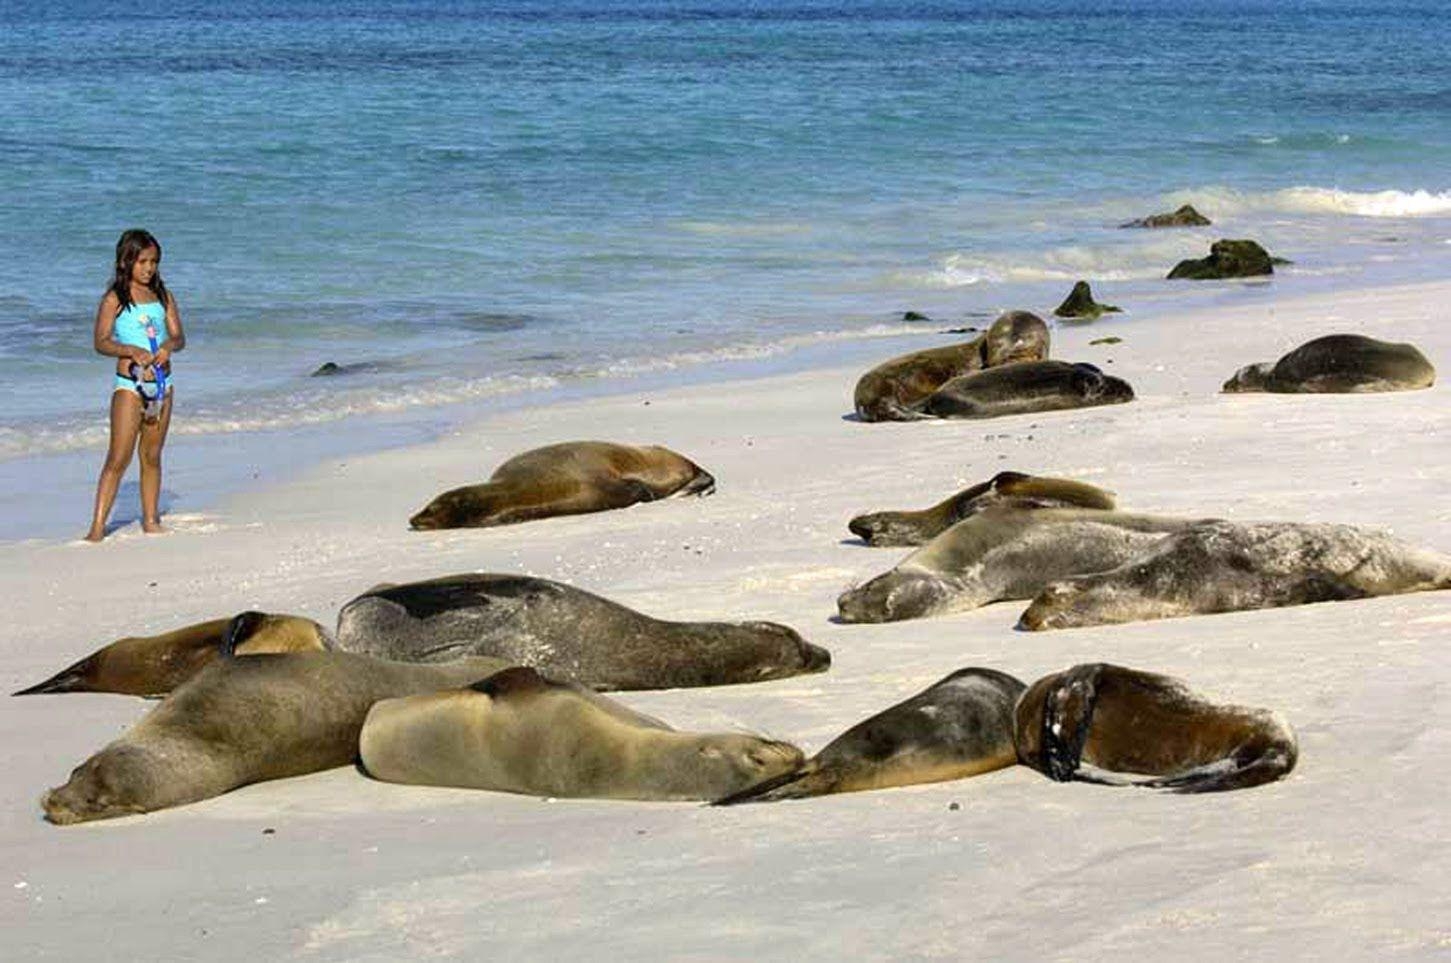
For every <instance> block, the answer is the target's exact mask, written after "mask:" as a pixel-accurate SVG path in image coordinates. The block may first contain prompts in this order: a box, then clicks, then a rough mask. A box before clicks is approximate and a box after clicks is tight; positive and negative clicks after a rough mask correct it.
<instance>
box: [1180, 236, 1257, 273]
mask: <svg viewBox="0 0 1451 963" xmlns="http://www.w3.org/2000/svg"><path fill="white" fill-rule="evenodd" d="M1274 262H1275V259H1274V258H1272V257H1270V253H1269V252H1268V251H1266V250H1265V249H1264V248H1262V247H1260V246H1259V244H1257V243H1256V242H1254V241H1245V240H1241V241H1230V240H1219V241H1215V242H1214V243H1213V244H1211V245H1210V246H1209V256H1208V257H1203V258H1198V259H1194V260H1188V261H1180V262H1179V263H1178V264H1176V265H1175V266H1174V270H1172V271H1170V272H1169V280H1171V281H1177V280H1188V281H1216V280H1219V279H1221V278H1250V277H1259V276H1261V275H1265V274H1274V273H1275V264H1274Z"/></svg>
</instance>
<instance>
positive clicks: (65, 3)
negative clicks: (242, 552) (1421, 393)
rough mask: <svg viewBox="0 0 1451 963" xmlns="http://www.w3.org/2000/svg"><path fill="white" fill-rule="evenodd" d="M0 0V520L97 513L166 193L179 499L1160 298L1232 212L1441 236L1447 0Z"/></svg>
mask: <svg viewBox="0 0 1451 963" xmlns="http://www.w3.org/2000/svg"><path fill="white" fill-rule="evenodd" d="M0 6H3V8H4V9H3V11H0V12H3V14H4V18H3V19H4V22H5V24H6V29H5V30H3V31H0V105H3V106H0V149H3V156H4V162H3V164H0V245H3V250H4V252H5V256H3V257H0V309H3V313H0V371H3V376H4V381H5V384H6V385H7V388H8V391H7V400H8V403H7V404H6V405H5V406H4V407H3V409H0V538H15V537H29V536H45V537H49V536H58V535H66V534H76V533H78V532H79V531H80V530H81V529H82V528H83V526H84V522H85V519H86V516H87V513H88V511H89V501H90V498H91V494H92V491H93V487H92V486H93V485H94V475H95V472H96V470H97V468H98V467H99V462H100V457H101V454H102V451H103V449H104V445H105V438H106V428H105V423H104V414H103V413H104V410H105V406H106V404H107V398H108V396H109V392H110V378H109V362H108V361H107V360H106V359H102V358H100V357H99V356H97V355H95V354H94V353H93V352H92V350H91V347H90V327H91V319H92V317H93V314H94V310H95V305H96V302H97V300H98V298H99V296H100V294H101V292H102V289H103V287H104V285H105V283H106V280H107V277H108V275H109V272H110V262H111V258H112V251H113V246H114V243H115V240H116V237H117V235H118V234H119V232H120V231H121V230H122V229H123V228H126V227H129V226H133V225H140V226H145V227H147V228H149V229H150V230H151V231H152V232H153V233H155V234H157V235H158V236H159V237H160V238H161V240H162V243H163V245H164V248H165V256H164V260H163V264H162V270H163V274H164V275H165V277H166V278H167V281H168V283H169V284H170V285H171V287H172V288H173V290H174V291H175V292H176V294H177V295H178V297H179V300H180V303H181V306H182V310H183V314H184V318H185V321H186V325H187V329H188V335H189V341H190V346H189V347H188V349H187V351H186V352H185V353H184V354H183V355H181V356H180V357H179V358H178V359H177V372H176V373H177V378H178V382H179V385H180V388H179V391H180V394H179V399H180V401H179V405H178V410H177V416H176V421H175V425H174V429H173V432H174V434H173V438H172V441H171V444H170V446H169V448H168V455H169V462H168V475H167V490H168V504H169V507H170V508H171V509H172V510H174V511H179V510H182V509H185V508H187V507H193V508H195V507H197V505H198V504H199V503H200V502H202V501H204V500H205V497H206V493H208V492H214V491H220V490H223V489H225V488H227V487H228V486H229V485H231V486H232V487H237V486H238V485H241V484H246V483H251V481H250V480H251V479H252V477H253V476H254V475H257V474H263V473H265V472H263V471H261V469H259V466H261V467H262V468H265V467H266V466H267V465H273V464H275V463H276V462H277V459H276V457H275V452H277V451H278V450H280V448H285V449H286V450H287V451H288V452H289V457H290V458H291V459H292V460H293V461H297V462H305V461H306V459H307V458H308V457H320V456H321V455H322V454H326V453H329V452H335V451H340V450H346V449H348V448H349V447H350V446H351V448H352V449H354V450H356V449H358V448H366V447H369V446H375V445H380V444H388V443H397V442H399V441H401V440H404V439H405V438H414V437H417V436H418V435H419V432H420V429H422V430H424V431H431V430H438V429H439V428H441V427H444V426H447V425H449V424H452V423H457V421H459V420H462V419H464V418H467V417H470V416H473V415H476V414H478V413H480V412H484V411H488V410H491V409H493V408H496V407H498V406H499V405H504V404H510V405H517V404H529V403H534V402H536V401H539V400H544V399H547V398H549V397H553V396H556V395H558V394H559V393H561V392H578V391H591V390H609V388H610V386H619V385H620V384H622V383H627V384H628V383H631V382H628V381H627V382H622V381H621V379H641V378H644V379H655V380H656V381H657V382H658V381H659V380H660V379H665V378H669V379H674V380H687V381H688V380H690V379H692V378H707V377H714V376H719V373H720V372H721V371H722V370H737V369H739V367H740V366H741V365H743V364H751V363H756V364H770V363H776V364H789V363H790V359H792V358H810V359H814V360H815V361H822V360H829V359H831V358H848V359H851V358H857V357H860V358H862V359H868V358H870V357H873V356H874V355H875V354H880V353H881V352H882V351H883V350H891V351H898V350H906V349H907V348H909V347H910V346H911V344H912V340H911V339H913V338H926V337H929V336H931V335H932V334H933V332H935V331H937V330H939V329H940V326H938V327H934V326H932V325H926V326H923V325H921V324H918V325H915V326H914V325H912V324H909V323H905V322H903V321H902V320H901V317H902V312H903V311H904V310H906V309H913V310H918V311H923V312H926V313H928V314H930V315H932V316H933V317H934V318H935V319H940V320H942V321H949V322H952V323H962V322H964V321H967V322H968V323H971V321H970V319H973V318H977V317H980V316H982V315H989V314H991V313H993V312H995V311H997V310H1000V309H1003V308H1008V307H1029V308H1033V309H1036V310H1039V311H1046V310H1049V309H1051V308H1052V306H1053V305H1054V304H1056V303H1057V301H1058V300H1059V299H1060V298H1061V297H1062V295H1063V294H1065V293H1066V291H1067V288H1068V287H1069V285H1070V284H1071V283H1072V281H1074V280H1076V279H1078V278H1080V277H1082V278H1086V279H1088V280H1090V281H1093V282H1094V284H1095V288H1096V290H1097V292H1098V293H1099V294H1100V297H1101V299H1102V300H1108V301H1113V302H1116V303H1126V304H1128V305H1129V306H1135V305H1142V306H1144V307H1145V308H1146V309H1149V308H1152V306H1155V305H1157V306H1158V310H1159V311H1160V313H1161V314H1162V313H1163V312H1164V311H1165V310H1167V309H1166V307H1165V306H1166V305H1170V304H1173V303H1182V302H1183V300H1184V298H1186V297H1190V298H1200V299H1202V298H1205V297H1212V296H1214V295H1213V294H1212V293H1206V292H1204V291H1195V292H1194V293H1193V294H1192V295H1182V294H1180V293H1179V292H1181V291H1182V288H1176V287H1174V286H1172V285H1168V284H1167V282H1164V281H1162V280H1161V278H1162V277H1163V274H1164V272H1165V271H1167V269H1168V268H1169V267H1170V266H1172V264H1173V263H1175V262H1176V261H1177V260H1179V259H1180V258H1182V257H1190V256H1199V255H1201V254H1202V253H1204V251H1205V250H1206V249H1207V246H1208V243H1209V242H1210V241H1211V240H1213V239H1214V238H1215V237H1221V236H1234V237H1244V236H1249V237H1255V238H1258V239H1260V240H1262V241H1263V242H1264V243H1265V244H1266V245H1267V246H1268V247H1270V248H1271V249H1272V250H1273V251H1274V252H1275V253H1277V254H1281V255H1284V256H1287V257H1290V258H1292V259H1294V261H1295V262H1296V264H1295V265H1294V266H1293V267H1291V268H1289V269H1287V270H1286V271H1285V272H1284V273H1283V275H1282V276H1281V277H1280V278H1279V279H1278V280H1277V281H1276V282H1275V283H1276V284H1277V285H1280V286H1282V287H1281V289H1282V290H1283V288H1284V287H1290V288H1305V289H1310V288H1313V287H1316V286H1325V285H1334V284H1356V285H1363V284H1368V283H1383V282H1393V281H1396V280H1404V279H1414V278H1421V277H1435V276H1444V274H1445V271H1446V269H1447V267H1448V266H1451V163H1448V161H1447V158H1448V157H1451V60H1448V58H1447V57H1446V56H1445V51H1446V50H1448V49H1451V18H1448V17H1447V16H1445V12H1444V4H1443V3H1442V2H1441V0H1401V2H1377V0H1299V2H1297V0H1276V2H1268V0H1196V2H1178V0H1137V2H1093V0H1088V2H1074V3H1066V2H1057V0H1013V2H1010V0H988V2H977V3H931V2H928V3H889V2H872V0H861V2H840V0H835V2H792V0H785V2H780V3H768V2H755V3H752V2H743V0H699V2H683V3H682V2H662V0H644V2H640V0H635V2H628V3H625V2H621V3H611V2H600V0H592V2H581V0H564V2H556V3H526V2H502V3H479V4H469V3H437V2H429V0H420V2H414V3H402V2H396V3H385V2H367V0H361V2H350V3H342V4H334V3H297V2H288V0H257V2H254V3H251V4H248V5H246V6H245V7H244V8H242V9H243V10H244V11H245V12H240V13H219V12H218V11H217V9H216V8H215V6H214V5H203V4H189V3H174V2H173V3H164V4H163V3H151V2H148V0H141V2H139V3H133V4H128V5H125V7H124V8H117V7H116V6H115V5H112V4H102V3H78V2H74V0H62V2H59V3H54V4H48V5H44V6H41V5H15V4H0ZM1186 201H1190V202H1193V203H1194V204H1196V205H1197V206H1198V207H1199V208H1200V209H1201V210H1202V211H1204V212H1205V213H1207V214H1208V215H1209V216H1210V217H1212V218H1214V219H1215V220H1216V222H1217V223H1216V225H1215V226H1214V227H1212V228H1208V229H1203V230H1190V231H1178V232H1147V231H1124V230H1119V229H1118V228H1117V226H1116V225H1118V224H1119V223H1120V222H1121V221H1124V220H1127V219H1129V218H1132V217H1136V216H1141V215H1144V214H1148V213H1152V212H1155V211H1160V210H1167V209H1169V208H1171V207H1173V206H1177V205H1178V204H1180V203H1183V202H1186ZM1171 299H1177V300H1172V301H1171ZM1133 321H1134V318H1133V316H1132V315H1131V316H1130V318H1129V319H1128V320H1126V321H1124V322H1120V323H1133ZM904 339H905V340H904ZM924 343H925V342H924ZM325 361H333V362H336V363H338V364H341V365H355V366H358V368H359V370H357V371H356V372H355V373H352V374H347V375H343V376H339V377H332V378H313V377H309V373H310V372H311V371H312V370H314V369H315V368H316V367H317V366H318V365H320V364H322V363H323V362H325ZM731 365H735V366H736V368H731V367H730V366H731ZM723 366H724V369H723ZM635 383H638V382H635ZM849 388H850V386H846V387H844V389H843V397H844V401H843V406H844V410H845V408H846V404H847V402H846V400H845V399H846V395H847V393H848V392H849ZM279 438H286V439H289V441H290V443H289V444H287V445H282V446H279V444H278V439H279ZM222 452H233V453H243V454H235V455H233V456H231V459H230V462H229V458H228V457H223V456H222V454H220V453H222ZM267 452H272V453H274V456H272V457H269V456H268V455H266V454H265V453H267ZM487 467H488V466H486V465H481V466H480V469H481V472H482V471H484V470H486V469H487ZM128 500H129V501H134V490H131V489H126V490H123V493H122V498H121V502H120V503H118V512H119V513H120V517H121V518H122V520H124V519H125V518H126V517H128V516H127V515H126V512H127V511H130V512H131V517H134V509H128V508H127V505H126V503H127V502H128ZM47 510H50V511H59V514H55V515H47V514H46V511H47Z"/></svg>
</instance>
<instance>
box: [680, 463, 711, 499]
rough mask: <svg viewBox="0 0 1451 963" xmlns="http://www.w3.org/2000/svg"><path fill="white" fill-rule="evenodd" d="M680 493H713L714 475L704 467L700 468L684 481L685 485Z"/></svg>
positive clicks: (702, 495)
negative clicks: (688, 479)
mask: <svg viewBox="0 0 1451 963" xmlns="http://www.w3.org/2000/svg"><path fill="white" fill-rule="evenodd" d="M680 494H682V495H699V496H701V497H704V496H706V495H714V494H715V476H714V475H712V474H711V473H710V472H708V471H706V470H704V469H700V470H699V471H697V473H696V475H695V477H694V478H692V479H690V481H688V482H686V483H685V487H684V488H682V489H681V490H680Z"/></svg>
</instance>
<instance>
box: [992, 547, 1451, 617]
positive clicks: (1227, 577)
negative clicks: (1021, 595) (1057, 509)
mask: <svg viewBox="0 0 1451 963" xmlns="http://www.w3.org/2000/svg"><path fill="white" fill-rule="evenodd" d="M1085 571H1087V570H1085ZM1444 588H1451V558H1448V557H1447V556H1444V555H1440V554H1437V553H1435V552H1429V551H1426V550H1424V549H1418V548H1412V547H1410V546H1409V545H1406V544H1404V543H1403V542H1399V541H1397V540H1396V539H1393V538H1391V537H1390V536H1388V535H1383V534H1381V533H1379V532H1371V531H1366V530H1365V529H1360V528H1353V527H1351V526H1349V525H1326V524H1296V523H1291V522H1278V523H1260V524H1235V523H1232V522H1224V521H1210V522H1203V523H1200V524H1197V525H1193V526H1191V527H1189V528H1186V529H1184V530H1183V531H1181V532H1178V533H1176V534H1175V535H1173V536H1171V537H1170V538H1168V539H1165V540H1164V541H1163V542H1162V543H1161V544H1158V545H1154V546H1151V547H1149V548H1148V549H1147V550H1146V551H1144V552H1143V553H1142V554H1141V555H1139V556H1138V557H1136V558H1132V559H1130V560H1128V561H1126V562H1124V563H1123V564H1121V565H1119V566H1117V567H1114V568H1109V569H1106V570H1105V569H1099V570H1094V571H1093V573H1092V574H1080V575H1076V576H1073V577H1067V578H1064V579H1063V580H1062V581H1054V582H1052V583H1051V584H1049V585H1046V586H1045V587H1044V588H1043V590H1042V591H1041V592H1039V593H1038V595H1037V597H1035V598H1034V599H1033V602H1032V604H1031V605H1029V606H1028V608H1027V610H1026V611H1025V612H1024V613H1023V616H1022V619H1021V621H1020V622H1019V625H1020V627H1022V628H1024V629H1031V630H1039V629H1063V628H1075V627H1078V626H1085V625H1108V624H1113V623H1118V622H1137V621H1141V620H1146V619H1169V618H1177V617H1179V616H1184V615H1207V614H1211V613H1215V612H1238V611H1242V610H1246V609H1267V608H1278V607H1280V606H1285V605H1305V604H1308V603H1312V602H1335V601H1341V600H1344V599H1359V598H1370V597H1372V596H1378V595H1399V594H1402V593H1405V592H1424V591H1429V590H1433V589H1444Z"/></svg>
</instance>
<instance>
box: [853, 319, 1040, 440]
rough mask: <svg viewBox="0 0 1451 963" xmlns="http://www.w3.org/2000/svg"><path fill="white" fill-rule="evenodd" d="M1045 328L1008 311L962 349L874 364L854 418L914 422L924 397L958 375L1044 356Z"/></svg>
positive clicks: (860, 392) (864, 378)
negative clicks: (985, 331) (917, 407)
mask: <svg viewBox="0 0 1451 963" xmlns="http://www.w3.org/2000/svg"><path fill="white" fill-rule="evenodd" d="M1048 343H1049V334H1048V325H1046V324H1044V323H1043V319H1042V318H1040V317H1038V316H1037V315H1035V314H1031V313H1029V312H1027V311H1009V312H1007V313H1006V314H1004V315H1002V316H1001V317H999V318H998V319H997V320H996V321H994V322H993V323H992V326H991V327H989V328H988V330H987V333H986V334H984V335H982V336H980V337H978V338H974V339H973V340H972V341H968V342H965V343H963V344H950V345H947V346H945V347H941V348H929V349H927V350H926V351H914V352H912V353H911V354H904V355H901V356H900V357H896V358H893V359H891V360H890V361H886V362H883V363H882V364H879V365H877V366H876V367H875V368H873V369H872V370H870V371H868V372H867V373H866V374H864V375H862V377H861V380H859V381H858V382H857V385H856V391H855V393H854V402H855V406H856V413H857V417H859V418H861V419H862V420H863V421H913V420H916V419H919V418H922V417H924V415H923V414H922V413H921V412H919V411H917V410H916V406H917V405H918V404H920V403H921V402H922V401H923V400H924V399H926V398H927V396H929V395H931V394H932V392H934V391H936V390H937V389H938V388H940V387H941V386H942V385H943V384H945V383H947V382H948V381H951V380H952V379H953V378H956V377H957V376H959V375H963V374H967V373H968V372H971V371H979V370H981V369H983V368H992V367H996V366H998V365H1002V364H1009V363H1011V362H1014V361H1038V360H1041V359H1043V358H1046V357H1048Z"/></svg>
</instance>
